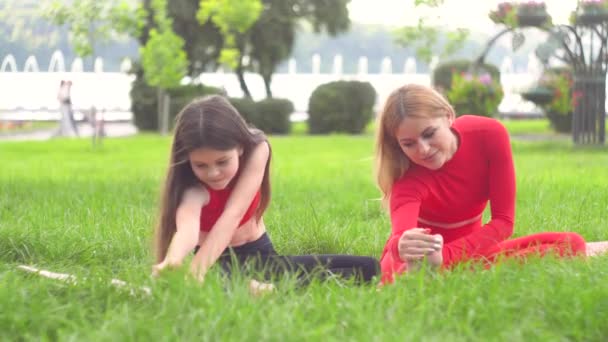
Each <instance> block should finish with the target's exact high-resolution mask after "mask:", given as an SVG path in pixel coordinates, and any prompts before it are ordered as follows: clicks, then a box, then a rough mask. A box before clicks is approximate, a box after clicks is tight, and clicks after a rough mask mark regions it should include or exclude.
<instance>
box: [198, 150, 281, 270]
mask: <svg viewBox="0 0 608 342" xmlns="http://www.w3.org/2000/svg"><path fill="white" fill-rule="evenodd" d="M269 155H270V148H269V146H268V143H267V142H263V143H260V144H258V145H257V146H256V147H255V148H254V149H253V151H252V152H251V155H250V156H249V159H248V160H247V161H245V165H242V166H240V167H241V173H240V176H239V179H238V180H237V183H236V185H235V187H234V190H233V191H232V194H231V195H230V197H229V198H228V201H227V202H226V207H225V208H224V211H223V212H222V214H221V215H220V217H219V218H218V220H217V221H216V222H215V224H214V225H213V227H212V228H211V231H210V232H209V234H208V235H207V238H206V239H205V241H203V244H202V245H201V248H200V249H199V251H198V253H196V255H195V256H194V259H193V260H192V266H191V270H192V272H193V273H194V275H195V276H196V277H197V278H198V279H199V280H202V279H203V277H204V276H205V273H206V272H207V270H208V269H209V268H210V267H211V266H212V265H213V264H214V263H215V261H216V260H217V259H218V258H219V257H220V255H221V254H222V252H223V251H224V250H225V249H226V247H228V244H229V243H230V240H231V239H232V236H233V235H234V232H235V231H236V229H237V228H238V225H239V222H240V221H241V219H242V218H243V216H244V215H245V213H246V212H247V209H248V208H249V206H250V205H251V202H252V201H253V198H254V197H255V194H256V193H257V192H258V191H259V189H260V186H261V184H262V179H263V178H264V172H265V170H266V163H267V161H268V158H269Z"/></svg>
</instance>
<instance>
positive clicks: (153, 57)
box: [140, 0, 188, 135]
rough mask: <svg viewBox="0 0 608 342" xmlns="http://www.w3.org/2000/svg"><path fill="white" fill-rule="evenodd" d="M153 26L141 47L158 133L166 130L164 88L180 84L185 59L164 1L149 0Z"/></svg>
mask: <svg viewBox="0 0 608 342" xmlns="http://www.w3.org/2000/svg"><path fill="white" fill-rule="evenodd" d="M151 6H152V9H153V11H154V17H153V19H154V23H155V24H156V28H152V29H151V30H150V31H149V37H148V40H147V42H146V45H144V46H143V47H142V48H141V49H140V54H141V62H142V66H143V73H144V78H145V80H146V82H147V83H148V84H149V85H151V86H153V87H157V89H158V92H157V96H158V115H159V120H158V122H159V129H160V133H161V134H163V135H164V134H167V132H168V130H169V104H170V98H169V96H168V94H167V89H169V88H172V87H176V86H178V85H179V84H180V82H181V80H182V78H183V77H184V76H185V74H186V70H187V66H188V61H187V58H186V53H185V52H184V50H183V47H184V40H183V39H182V38H181V37H179V36H177V35H176V34H175V33H174V32H173V30H172V28H171V26H172V20H171V19H170V18H169V17H168V16H167V0H152V3H151Z"/></svg>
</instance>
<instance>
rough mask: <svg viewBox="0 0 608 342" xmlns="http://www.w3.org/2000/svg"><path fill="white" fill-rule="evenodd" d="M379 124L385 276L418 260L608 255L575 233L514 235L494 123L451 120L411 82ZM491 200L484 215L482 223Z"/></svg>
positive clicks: (509, 170)
mask: <svg viewBox="0 0 608 342" xmlns="http://www.w3.org/2000/svg"><path fill="white" fill-rule="evenodd" d="M376 129H377V135H376V174H377V182H378V186H379V188H380V189H381V191H382V196H383V200H384V203H385V204H386V205H387V207H388V210H389V212H390V217H391V224H392V231H391V234H390V237H389V239H388V241H387V242H386V245H385V247H384V251H383V253H382V258H381V260H380V264H381V267H382V279H383V282H385V283H386V282H392V281H393V278H394V276H395V275H396V274H400V273H403V272H408V271H411V270H416V269H418V268H419V267H420V265H421V263H422V262H423V260H424V259H426V261H427V262H428V263H429V264H430V265H432V266H435V267H441V268H448V269H449V268H451V267H453V266H455V265H457V264H459V263H462V262H467V261H473V262H480V263H482V264H484V265H485V266H490V265H492V264H493V263H495V262H497V261H499V260H500V258H502V257H505V258H516V259H525V258H527V257H528V256H530V255H537V256H542V255H545V254H547V253H554V254H556V255H557V256H560V257H574V256H582V257H584V256H593V255H598V254H604V253H606V252H607V251H608V242H605V241H604V242H586V241H585V240H584V239H583V237H581V236H580V235H579V234H577V233H573V232H542V233H537V234H533V235H529V236H522V237H518V238H514V239H511V235H512V234H513V227H514V219H515V170H514V166H513V156H512V152H511V145H510V142H509V135H508V132H507V130H506V129H505V127H504V126H503V125H502V124H501V123H500V122H499V121H497V120H494V119H491V118H486V117H481V116H472V115H463V116H460V117H458V118H456V113H455V112H454V109H453V108H452V106H451V105H450V104H449V103H448V102H447V101H446V100H445V99H444V98H443V97H442V96H441V95H440V94H439V93H437V92H436V91H435V90H433V89H431V88H429V87H425V86H421V85H414V84H408V85H405V86H402V87H400V88H398V89H396V90H395V91H393V92H392V93H391V95H390V96H389V97H388V99H387V100H386V104H385V105H384V109H383V110H382V112H381V113H380V115H379V117H378V124H377V128H376ZM488 202H489V204H490V208H491V217H490V220H489V221H488V222H486V223H485V224H484V223H483V222H482V215H483V212H484V210H485V208H486V206H487V204H488Z"/></svg>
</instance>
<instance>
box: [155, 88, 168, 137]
mask: <svg viewBox="0 0 608 342" xmlns="http://www.w3.org/2000/svg"><path fill="white" fill-rule="evenodd" d="M156 97H157V100H158V106H157V111H158V132H159V133H160V134H161V135H167V133H168V132H169V104H170V101H171V98H170V97H169V94H168V93H167V92H165V91H164V89H162V88H160V87H158V88H156Z"/></svg>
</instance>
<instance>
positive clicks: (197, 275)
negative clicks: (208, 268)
mask: <svg viewBox="0 0 608 342" xmlns="http://www.w3.org/2000/svg"><path fill="white" fill-rule="evenodd" d="M205 273H206V272H205V271H204V270H202V269H201V267H200V265H199V263H195V262H194V260H193V261H192V264H190V274H191V275H192V277H194V279H195V280H196V281H198V282H199V283H201V284H202V283H203V282H204V281H205Z"/></svg>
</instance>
